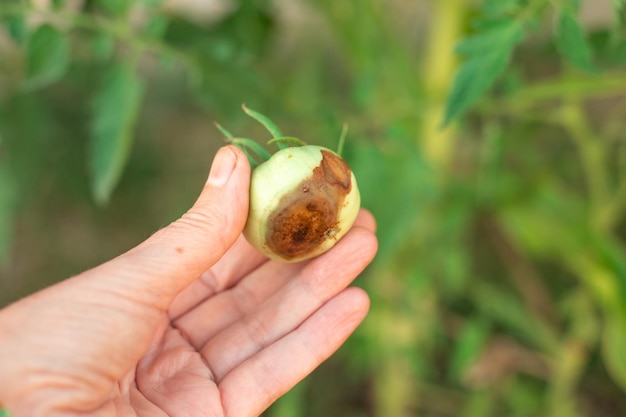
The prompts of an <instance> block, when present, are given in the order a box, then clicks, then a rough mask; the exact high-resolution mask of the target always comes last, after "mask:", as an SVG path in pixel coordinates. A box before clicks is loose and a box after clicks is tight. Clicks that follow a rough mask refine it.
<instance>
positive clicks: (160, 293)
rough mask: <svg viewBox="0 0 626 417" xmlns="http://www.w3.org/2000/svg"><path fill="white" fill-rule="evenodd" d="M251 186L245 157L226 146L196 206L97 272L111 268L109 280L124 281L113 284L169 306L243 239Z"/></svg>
mask: <svg viewBox="0 0 626 417" xmlns="http://www.w3.org/2000/svg"><path fill="white" fill-rule="evenodd" d="M249 186H250V165H249V163H248V160H247V158H246V156H245V155H244V154H243V153H242V152H241V151H240V150H239V149H237V148H236V147H234V146H225V147H223V148H221V149H220V150H219V151H218V152H217V154H216V155H215V158H214V160H213V164H212V166H211V170H210V173H209V178H208V180H207V182H206V184H205V186H204V188H203V190H202V192H201V194H200V196H199V197H198V199H197V201H196V202H195V204H194V205H193V207H192V208H191V209H190V210H189V211H188V212H187V213H185V214H184V215H183V216H182V217H181V218H180V219H178V220H176V221H175V222H173V223H172V224H170V225H169V226H167V227H165V228H163V229H161V230H159V231H158V232H156V233H155V234H154V235H152V236H151V237H150V238H148V239H147V240H146V241H144V242H143V243H141V244H140V245H139V246H137V247H135V248H134V249H132V250H130V251H129V252H127V253H125V254H123V255H121V256H120V257H118V258H116V259H114V260H113V261H110V262H108V263H106V264H104V265H101V266H100V267H99V268H96V269H97V270H99V271H98V275H100V274H101V273H102V272H104V271H103V270H102V269H106V270H108V271H109V273H107V274H106V276H107V279H111V280H119V281H120V282H115V283H112V282H108V284H109V285H110V284H115V285H121V286H122V288H125V290H126V291H133V293H134V294H143V295H144V296H149V297H154V298H153V299H152V300H149V301H150V302H151V303H155V304H157V305H159V306H160V307H162V308H167V306H168V305H169V303H170V302H171V300H172V299H173V298H174V297H175V296H176V295H177V294H178V293H179V292H180V291H182V290H183V289H184V288H185V287H187V286H188V285H189V284H190V283H191V282H192V281H193V280H195V279H196V278H198V276H199V275H200V274H202V273H203V272H204V271H206V270H207V269H209V268H210V267H211V266H213V265H214V264H215V263H216V262H217V261H218V260H219V259H220V258H221V257H222V255H224V253H225V252H226V251H227V250H228V249H229V248H230V247H231V246H232V245H233V243H234V242H235V240H236V239H237V238H238V237H239V235H240V234H241V232H242V230H243V227H244V225H245V222H246V218H247V214H248V198H249ZM100 276H101V275H100ZM129 286H130V287H131V288H128V287H129ZM146 301H148V300H146Z"/></svg>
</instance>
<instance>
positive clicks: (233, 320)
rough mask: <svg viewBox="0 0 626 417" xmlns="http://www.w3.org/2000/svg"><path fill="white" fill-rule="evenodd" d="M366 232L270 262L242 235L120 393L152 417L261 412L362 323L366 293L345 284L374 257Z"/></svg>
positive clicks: (174, 312) (191, 291)
mask: <svg viewBox="0 0 626 417" xmlns="http://www.w3.org/2000/svg"><path fill="white" fill-rule="evenodd" d="M364 223H367V220H365V219H363V216H362V218H361V224H364ZM361 227H363V226H361ZM363 234H364V233H358V231H357V232H356V233H353V235H352V236H350V238H348V239H347V240H346V241H345V242H342V243H344V245H342V246H343V248H341V247H340V248H339V249H338V251H337V252H336V253H333V254H332V256H328V257H326V258H320V259H318V260H314V261H312V262H310V263H305V264H293V265H285V264H279V263H275V262H271V261H267V260H266V259H265V258H262V257H261V255H259V254H258V253H256V252H255V251H254V250H253V249H252V248H250V247H249V246H248V244H247V242H245V240H243V239H240V240H239V241H238V242H237V243H236V244H235V247H234V248H233V250H231V252H230V254H227V256H226V257H225V258H223V259H222V260H221V261H220V263H218V264H217V265H216V266H215V267H213V268H212V269H211V270H210V271H208V272H206V273H205V274H203V275H202V276H201V278H200V279H199V280H197V281H196V282H194V283H193V284H192V285H191V286H190V287H189V288H187V289H186V290H185V291H184V292H183V293H181V294H180V295H179V296H178V298H177V299H176V300H175V301H174V303H173V304H172V306H171V307H170V309H169V311H168V312H167V314H166V315H165V316H164V320H163V324H162V325H161V326H160V328H159V330H158V331H157V335H158V336H157V338H156V339H155V341H154V342H153V343H152V344H151V346H150V347H149V349H148V350H147V352H146V354H145V356H144V357H143V358H142V359H141V360H140V361H139V363H138V366H137V368H136V370H135V371H134V372H133V374H134V375H129V378H128V379H129V380H130V381H132V380H133V377H134V382H131V383H130V384H128V391H127V392H128V393H129V394H128V398H130V399H131V401H130V403H129V402H128V401H124V400H122V397H121V396H120V397H118V399H119V400H121V401H122V404H129V406H131V407H132V408H133V409H134V411H135V413H136V414H137V415H146V416H151V417H152V416H158V415H163V416H178V415H181V416H182V415H185V416H187V415H202V416H204V415H211V416H213V415H214V416H247V415H250V416H252V415H258V414H259V413H260V412H261V411H262V410H264V409H265V408H266V407H267V406H268V405H270V404H271V403H272V402H273V401H274V400H275V399H276V398H278V397H279V396H280V395H282V394H283V393H284V392H286V391H287V390H288V389H289V388H291V387H292V386H293V385H294V384H295V383H296V382H297V381H298V380H299V379H301V378H302V377H303V376H304V375H306V374H308V373H309V372H310V371H311V370H313V369H314V368H315V367H316V366H317V365H318V364H319V363H320V362H321V361H322V360H324V359H326V358H327V357H328V356H329V355H330V354H331V353H332V352H333V351H334V350H335V349H336V348H337V347H338V346H339V345H340V344H341V343H342V342H343V341H344V340H345V338H346V337H347V336H348V335H349V334H350V333H351V332H352V331H353V330H354V328H355V327H356V326H357V325H358V323H360V321H361V320H362V319H363V317H364V314H365V312H366V311H367V305H368V300H367V296H366V295H365V294H364V293H362V292H361V290H358V289H356V288H350V289H348V290H344V289H345V288H346V286H347V285H348V284H349V283H350V282H351V281H352V279H354V277H355V276H356V274H358V272H360V270H361V269H362V268H363V266H364V265H365V264H366V262H368V261H369V257H370V256H372V255H373V252H374V246H375V245H372V243H373V242H372V240H371V239H369V241H367V240H366V241H364V240H363V239H364V237H365V236H363ZM365 238H366V237H365ZM359 242H360V245H359V246H361V247H362V246H363V244H364V243H365V244H366V245H367V244H368V243H369V244H370V245H371V251H365V257H364V256H363V253H359V252H358V251H357V252H355V251H354V245H355V244H357V243H359ZM342 249H343V250H342ZM333 271H336V272H335V273H333ZM331 276H332V277H333V279H329V277H331ZM337 294H339V295H337ZM329 300H330V301H329ZM133 398H134V399H135V400H134V401H133ZM159 413H162V414H159Z"/></svg>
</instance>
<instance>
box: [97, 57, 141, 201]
mask: <svg viewBox="0 0 626 417" xmlns="http://www.w3.org/2000/svg"><path fill="white" fill-rule="evenodd" d="M142 96H143V85H142V83H141V81H140V80H139V79H138V78H137V76H136V74H135V72H134V70H133V68H132V67H130V66H126V65H120V66H117V67H114V68H112V69H111V71H110V72H109V73H108V74H107V76H106V77H105V78H104V80H103V82H102V85H101V86H100V90H99V91H98V92H97V94H96V97H95V99H94V106H93V122H92V126H91V155H90V158H91V161H90V162H91V174H92V183H91V185H92V192H93V195H94V199H95V201H96V202H97V203H99V204H105V203H106V202H108V200H109V198H110V196H111V194H112V192H113V190H114V189H115V187H116V185H117V183H118V182H119V180H120V178H121V175H122V171H123V170H124V167H125V165H126V163H127V161H128V157H129V155H130V150H131V147H132V141H133V129H134V127H135V123H136V121H137V116H138V114H139V110H140V104H141V98H142Z"/></svg>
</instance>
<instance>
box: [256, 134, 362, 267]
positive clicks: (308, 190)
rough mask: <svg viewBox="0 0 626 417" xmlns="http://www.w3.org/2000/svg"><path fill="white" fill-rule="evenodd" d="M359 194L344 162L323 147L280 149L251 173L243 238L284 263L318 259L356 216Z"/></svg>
mask: <svg viewBox="0 0 626 417" xmlns="http://www.w3.org/2000/svg"><path fill="white" fill-rule="evenodd" d="M360 205H361V196H360V194H359V189H358V187H357V183H356V178H355V177H354V174H353V173H352V170H351V169H350V167H349V166H348V164H347V163H346V162H345V161H344V160H343V159H342V158H341V157H340V156H339V155H337V154H336V153H335V152H333V151H331V150H330V149H327V148H323V147H321V146H313V145H306V146H299V147H290V148H286V149H282V150H280V151H278V152H276V153H275V154H274V155H273V156H272V157H271V158H270V159H269V160H268V161H266V162H264V163H262V164H261V165H259V166H258V167H257V168H256V169H255V170H254V171H253V172H252V178H251V183H250V211H249V213H248V220H247V223H246V226H245V229H244V235H245V236H246V238H247V239H248V241H249V242H250V244H252V246H254V247H255V248H257V249H258V250H259V251H260V252H262V253H263V254H265V255H267V256H268V257H269V258H271V259H274V260H278V261H282V262H298V261H302V260H305V259H309V258H312V257H314V256H317V255H320V254H322V253H324V252H326V251H327V250H329V249H330V248H331V247H333V246H334V245H335V243H337V241H339V239H341V237H343V236H344V235H345V234H346V233H347V232H348V230H350V227H352V224H353V223H354V220H355V219H356V217H357V214H358V212H359V208H360Z"/></svg>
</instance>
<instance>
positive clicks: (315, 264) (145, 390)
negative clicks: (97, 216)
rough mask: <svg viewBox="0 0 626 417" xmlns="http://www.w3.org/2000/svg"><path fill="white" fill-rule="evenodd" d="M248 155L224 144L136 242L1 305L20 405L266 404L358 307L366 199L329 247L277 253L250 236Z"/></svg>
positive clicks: (166, 408)
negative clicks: (285, 257)
mask: <svg viewBox="0 0 626 417" xmlns="http://www.w3.org/2000/svg"><path fill="white" fill-rule="evenodd" d="M249 179H250V167H249V165H248V162H247V160H246V158H245V156H243V154H242V153H241V152H240V151H239V150H238V149H236V148H234V147H232V146H227V147H224V148H222V149H221V150H220V151H219V152H218V154H217V155H216V158H215V160H214V163H213V166H212V168H211V173H210V175H209V180H208V181H207V184H206V186H205V187H204V189H203V191H202V193H201V195H200V197H199V198H198V200H197V202H196V203H195V204H194V206H193V208H192V209H191V210H190V211H189V212H187V213H186V214H185V215H183V217H182V218H180V219H179V220H177V221H176V222H174V223H172V224H171V225H169V226H167V227H165V228H163V229H161V230H160V231H158V232H157V233H155V234H154V235H153V236H151V237H150V238H148V239H147V240H146V241H145V242H143V243H141V244H140V245H138V246H137V247H135V248H133V249H131V250H130V251H128V252H127V253H125V254H123V255H121V256H119V257H117V258H115V259H113V260H111V261H109V262H107V263H105V264H103V265H100V266H98V267H96V268H94V269H91V270H89V271H86V272H84V273H82V274H80V275H78V276H75V277H73V278H71V279H68V280H65V281H63V282H61V283H59V284H56V285H54V286H52V287H49V288H47V289H45V290H42V291H40V292H38V293H35V294H33V295H31V296H29V297H26V298H24V299H22V300H20V301H18V302H16V303H14V304H13V305H10V306H9V307H7V308H5V309H3V310H1V311H0V340H1V341H2V342H1V343H0V402H2V403H3V404H4V406H5V407H6V408H7V410H8V411H9V413H10V414H11V415H12V417H31V416H46V417H56V416H59V417H60V416H150V417H158V416H169V417H177V416H230V417H245V416H256V415H259V414H260V413H261V412H262V411H263V410H264V409H266V408H267V407H268V406H269V405H270V404H271V403H272V402H274V401H275V400H276V399H277V398H278V397H279V396H281V395H282V394H284V393H285V392H286V391H288V390H289V389H290V388H291V387H293V386H294V385H295V384H296V383H297V382H299V381H300V380H301V379H303V378H304V377H305V376H306V375H307V374H308V373H310V372H311V371H312V370H313V369H314V368H316V367H317V366H318V365H319V364H320V363H321V362H323V361H324V360H325V359H326V358H327V357H328V356H330V355H331V354H332V353H333V352H334V351H335V350H336V349H337V348H338V347H339V346H340V345H341V344H342V343H343V342H344V341H345V339H346V338H347V337H348V336H349V335H350V334H351V333H352V332H353V331H354V329H355V328H356V327H357V326H358V324H359V323H360V322H361V321H362V320H363V318H364V317H365V314H366V312H367V309H368V306H369V300H368V297H367V295H366V294H365V293H364V292H363V291H362V290H360V289H358V288H347V287H348V285H349V284H350V283H351V282H352V280H353V279H354V278H355V277H356V276H357V275H358V274H359V273H360V272H361V271H362V270H363V269H364V268H365V267H366V266H367V264H368V263H369V262H370V261H371V260H372V258H373V257H374V254H375V252H376V239H375V237H374V234H373V232H374V228H375V223H374V219H373V218H372V216H371V215H370V214H369V213H367V212H365V211H362V212H361V213H360V215H359V218H358V219H357V221H356V223H355V225H354V226H353V228H352V230H351V231H350V232H349V233H348V234H347V235H346V236H345V237H344V238H343V239H341V241H339V242H338V244H337V245H336V246H335V247H334V248H333V249H332V250H331V251H329V252H327V253H325V254H324V255H322V256H320V257H318V258H315V259H312V260H310V261H306V262H303V263H297V264H281V263H276V262H273V261H268V260H267V259H266V258H264V257H263V256H261V255H260V254H259V253H258V252H257V251H256V250H254V249H253V248H252V247H251V246H250V245H249V244H248V243H247V242H246V240H245V239H244V238H243V237H242V236H241V231H242V229H243V226H244V223H245V220H246V214H247V210H248V187H249Z"/></svg>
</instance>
